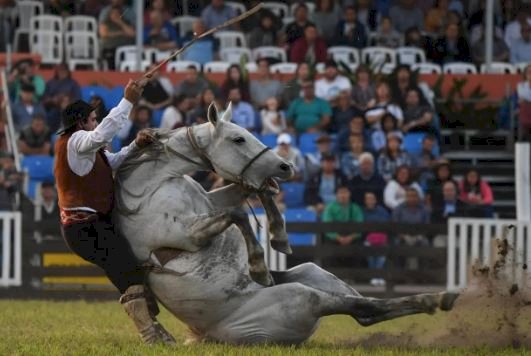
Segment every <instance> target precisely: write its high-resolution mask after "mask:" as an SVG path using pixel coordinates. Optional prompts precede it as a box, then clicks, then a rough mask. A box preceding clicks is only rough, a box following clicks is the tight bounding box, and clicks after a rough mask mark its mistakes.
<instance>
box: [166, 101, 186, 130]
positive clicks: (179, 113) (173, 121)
mask: <svg viewBox="0 0 531 356" xmlns="http://www.w3.org/2000/svg"><path fill="white" fill-rule="evenodd" d="M188 110H190V100H189V99H188V98H187V97H186V96H184V94H181V95H177V96H174V97H173V99H172V103H171V105H170V106H168V107H167V108H166V109H164V112H163V113H162V119H161V122H160V128H161V129H176V128H179V127H182V126H186V114H187V112H188Z"/></svg>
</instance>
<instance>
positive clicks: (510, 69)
mask: <svg viewBox="0 0 531 356" xmlns="http://www.w3.org/2000/svg"><path fill="white" fill-rule="evenodd" d="M480 72H481V73H482V74H516V73H518V71H517V70H516V67H515V66H513V65H512V64H511V63H505V62H492V63H491V64H490V70H488V71H487V65H486V64H485V63H483V64H482V65H481V67H480Z"/></svg>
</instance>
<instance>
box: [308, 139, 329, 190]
mask: <svg viewBox="0 0 531 356" xmlns="http://www.w3.org/2000/svg"><path fill="white" fill-rule="evenodd" d="M315 143H316V144H317V152H315V153H307V154H305V155H304V160H305V169H304V173H305V175H306V177H305V178H306V179H305V180H308V179H309V177H312V176H313V175H314V174H316V173H317V172H318V171H319V169H321V158H322V157H323V155H330V154H333V153H332V138H330V136H328V135H327V134H322V135H320V136H319V137H317V139H316V140H315Z"/></svg>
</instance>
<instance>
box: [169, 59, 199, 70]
mask: <svg viewBox="0 0 531 356" xmlns="http://www.w3.org/2000/svg"><path fill="white" fill-rule="evenodd" d="M189 66H194V67H195V68H196V69H197V71H198V72H200V71H201V64H199V63H197V62H194V61H175V62H170V63H168V65H167V66H166V71H167V72H177V73H179V72H186V70H187V69H188V67H189Z"/></svg>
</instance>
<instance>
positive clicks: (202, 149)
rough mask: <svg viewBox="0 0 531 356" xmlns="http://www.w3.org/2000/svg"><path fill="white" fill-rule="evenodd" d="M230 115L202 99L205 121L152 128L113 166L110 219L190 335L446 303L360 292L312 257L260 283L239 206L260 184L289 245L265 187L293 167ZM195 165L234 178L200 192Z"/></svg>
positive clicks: (230, 337) (275, 330)
mask: <svg viewBox="0 0 531 356" xmlns="http://www.w3.org/2000/svg"><path fill="white" fill-rule="evenodd" d="M230 118H231V107H230V105H229V107H228V108H227V110H226V112H225V113H224V115H223V117H221V118H220V119H218V115H217V112H216V110H215V108H214V107H213V106H211V108H210V109H209V113H208V119H209V121H210V122H209V123H206V124H203V125H199V126H195V127H194V128H192V129H188V130H186V129H180V130H175V131H169V132H161V131H156V132H158V137H159V144H158V145H155V146H154V147H148V148H146V149H144V150H142V151H140V153H139V154H138V155H136V156H135V157H132V158H129V159H128V160H126V162H124V166H123V168H121V169H120V170H119V172H118V174H117V207H116V211H115V217H116V219H117V223H118V224H117V226H119V229H120V231H121V232H122V233H123V234H124V235H125V236H126V238H127V239H128V240H129V242H130V244H131V247H132V249H133V252H134V253H135V255H136V256H137V257H138V259H140V260H143V261H150V263H152V264H154V265H155V266H156V268H155V270H154V271H153V272H151V273H149V277H148V283H149V286H150V287H151V289H152V291H153V292H154V294H155V295H156V297H157V299H158V300H159V301H160V302H161V303H162V304H163V305H164V306H165V307H166V308H167V309H168V310H169V311H170V312H172V313H173V314H174V315H175V316H176V317H177V318H178V319H180V320H181V321H183V322H184V323H186V324H187V325H188V326H189V327H190V329H191V330H192V331H193V332H194V335H195V338H194V339H195V340H215V341H221V342H229V343H246V344H253V343H288V344H297V343H301V342H303V341H304V340H306V339H307V338H309V337H310V336H311V335H312V333H313V332H314V330H315V329H316V327H317V325H318V321H319V319H320V318H321V317H322V316H326V315H331V314H347V315H351V316H352V317H353V318H355V319H356V320H357V321H358V322H359V323H361V324H362V325H371V324H373V323H377V322H380V321H384V320H390V319H393V318H396V317H400V316H404V315H411V314H415V313H433V312H435V310H436V309H437V308H438V307H440V308H441V309H443V310H448V309H450V308H451V307H452V305H453V302H454V300H455V298H456V295H453V294H448V293H438V294H421V295H416V296H411V297H404V298H395V299H387V300H386V299H374V298H366V297H363V296H361V295H360V294H359V293H357V292H356V291H355V290H354V289H353V288H352V287H350V286H349V285H347V284H346V283H344V282H342V281H341V280H339V279H338V278H337V277H335V276H334V275H332V274H330V273H328V272H326V271H324V270H323V269H321V268H320V267H318V266H316V265H315V264H312V263H307V264H303V265H300V266H297V267H295V268H293V269H291V270H289V271H286V272H273V273H272V274H273V279H274V282H275V285H274V286H270V287H264V286H263V284H265V285H268V284H270V283H271V280H270V274H269V273H268V272H267V270H266V269H265V265H264V264H263V251H262V250H261V248H260V246H259V245H258V243H257V242H256V240H255V239H254V237H253V234H252V231H251V230H250V226H249V222H248V219H247V215H246V214H244V213H243V212H242V211H241V205H242V203H243V202H244V200H245V198H246V197H247V195H248V194H249V192H250V191H251V190H254V191H258V192H260V193H259V195H260V198H261V200H262V201H263V202H265V205H266V206H265V207H266V210H269V211H268V216H269V217H270V218H271V219H273V220H274V224H272V225H278V226H271V227H270V230H273V232H274V233H276V235H275V237H274V240H276V244H275V245H276V247H277V248H279V249H280V250H283V251H285V252H289V246H288V245H287V244H286V241H285V235H283V234H282V232H281V231H279V229H283V222H282V221H280V222H279V221H278V219H279V218H280V220H281V217H280V215H279V214H278V211H277V210H275V207H274V204H273V201H272V199H271V197H270V193H271V192H275V191H277V188H278V187H277V186H276V183H274V180H273V178H274V177H276V178H281V179H284V178H288V177H290V176H291V175H292V174H293V171H292V168H291V166H290V165H289V164H287V163H286V162H285V161H283V160H282V159H281V158H280V157H279V156H277V155H276V154H274V153H272V152H271V151H269V150H267V148H266V147H265V146H264V145H263V144H262V143H260V142H259V141H258V140H257V139H256V138H255V137H254V136H253V135H251V134H250V133H249V132H247V131H246V130H244V129H242V128H241V127H239V126H237V125H235V124H232V123H231V122H230ZM198 168H201V169H209V168H213V169H215V170H216V172H217V173H218V174H219V175H221V176H222V177H223V178H225V179H227V180H230V181H234V182H237V183H239V184H233V185H230V186H227V187H224V188H222V189H218V190H215V191H212V192H206V191H205V190H204V189H203V188H202V187H201V186H200V185H199V184H198V183H197V182H195V181H194V180H193V179H191V178H190V177H188V176H186V175H185V173H189V172H191V171H193V170H196V169H198ZM242 187H243V188H242ZM251 240H253V241H251ZM175 249H178V250H175ZM153 251H157V252H155V253H152V252H153ZM255 280H257V281H258V282H260V284H259V283H256V282H255Z"/></svg>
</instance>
